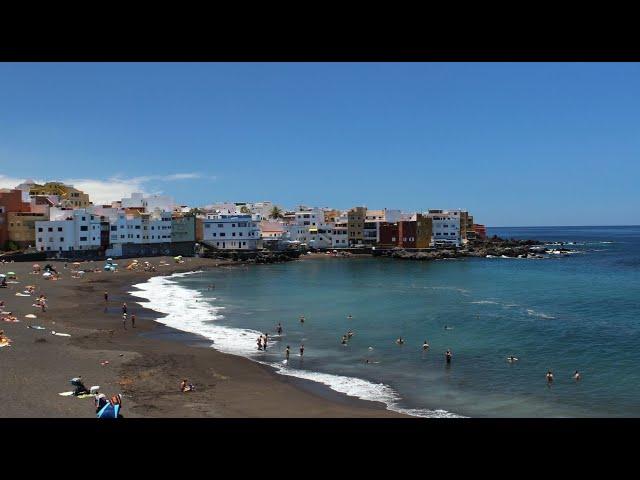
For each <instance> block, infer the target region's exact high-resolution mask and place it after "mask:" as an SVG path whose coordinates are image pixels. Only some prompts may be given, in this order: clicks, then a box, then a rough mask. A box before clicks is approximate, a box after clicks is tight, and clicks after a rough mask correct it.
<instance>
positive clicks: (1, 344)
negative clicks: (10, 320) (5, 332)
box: [0, 340, 11, 347]
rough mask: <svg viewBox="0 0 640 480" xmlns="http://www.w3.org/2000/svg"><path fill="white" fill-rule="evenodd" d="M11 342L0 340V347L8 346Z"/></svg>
mask: <svg viewBox="0 0 640 480" xmlns="http://www.w3.org/2000/svg"><path fill="white" fill-rule="evenodd" d="M10 346H11V343H9V341H8V340H3V341H1V342H0V347H10Z"/></svg>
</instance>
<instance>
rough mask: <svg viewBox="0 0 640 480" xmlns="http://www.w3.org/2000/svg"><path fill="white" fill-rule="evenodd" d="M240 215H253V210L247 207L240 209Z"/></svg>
mask: <svg viewBox="0 0 640 480" xmlns="http://www.w3.org/2000/svg"><path fill="white" fill-rule="evenodd" d="M240 213H251V210H249V208H248V207H247V206H246V205H243V206H242V207H240Z"/></svg>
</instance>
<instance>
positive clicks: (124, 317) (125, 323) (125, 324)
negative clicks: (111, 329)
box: [122, 312, 127, 330]
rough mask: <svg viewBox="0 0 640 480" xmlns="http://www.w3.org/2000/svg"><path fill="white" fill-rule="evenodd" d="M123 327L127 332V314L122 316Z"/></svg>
mask: <svg viewBox="0 0 640 480" xmlns="http://www.w3.org/2000/svg"><path fill="white" fill-rule="evenodd" d="M122 326H123V327H124V329H125V330H126V329H127V312H125V313H123V314H122Z"/></svg>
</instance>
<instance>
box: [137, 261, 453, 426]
mask: <svg viewBox="0 0 640 480" xmlns="http://www.w3.org/2000/svg"><path fill="white" fill-rule="evenodd" d="M191 273H199V272H186V273H178V274H173V275H171V276H170V277H161V276H158V277H151V278H150V279H149V280H148V281H147V282H145V283H139V284H136V285H133V286H134V287H136V288H137V289H138V290H135V291H132V292H129V293H130V294H131V295H132V296H135V297H139V298H143V299H145V300H146V301H141V302H137V303H139V304H140V305H142V306H144V307H146V308H149V309H152V310H155V311H156V312H159V313H163V314H165V316H164V317H161V318H158V319H157V320H156V321H157V322H159V323H162V324H164V325H167V326H169V327H171V328H175V329H177V330H182V331H185V332H190V333H195V334H198V335H201V336H203V337H205V338H208V339H210V340H212V342H213V344H212V345H211V346H212V347H213V348H215V349H216V350H219V351H221V352H224V353H231V354H234V355H240V356H243V357H247V358H249V359H251V360H253V361H256V362H258V363H262V364H265V365H270V366H271V367H273V368H275V370H276V372H277V373H279V374H281V375H289V376H292V377H297V378H302V379H306V380H311V381H314V382H318V383H322V384H324V385H326V386H328V387H329V388H331V389H332V390H334V391H336V392H339V393H344V394H346V395H349V396H352V397H356V398H359V399H362V400H370V401H376V402H382V403H384V404H386V405H387V408H388V409H389V410H393V411H396V412H400V413H404V414H406V415H412V416H417V417H430V418H445V417H446V418H453V417H460V416H459V415H456V414H453V413H450V412H447V411H446V410H429V409H406V408H402V407H401V406H399V405H398V402H399V401H400V397H399V396H398V394H397V393H396V392H395V391H394V390H393V389H392V388H391V387H389V386H388V385H385V384H382V383H378V384H376V383H373V382H369V381H367V380H364V379H361V378H356V377H347V376H342V375H334V374H329V373H322V372H312V371H309V370H301V369H295V368H288V367H285V366H284V365H283V364H282V363H273V362H264V361H260V360H257V359H256V358H255V357H254V356H255V355H256V353H257V351H256V339H257V337H258V336H260V335H261V332H259V331H257V330H251V329H244V328H234V327H227V326H224V325H217V324H216V323H215V322H216V320H220V319H222V318H224V316H223V315H222V314H221V313H220V311H221V310H222V309H223V307H216V306H213V305H211V304H209V303H208V302H206V301H200V300H204V299H205V297H203V295H202V293H201V292H199V291H197V290H192V289H188V288H185V287H182V286H180V285H178V284H177V283H176V282H174V281H172V278H177V277H182V276H185V275H189V274H191ZM195 300H198V302H196V301H195ZM273 343H276V341H274V342H273Z"/></svg>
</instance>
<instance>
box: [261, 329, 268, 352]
mask: <svg viewBox="0 0 640 480" xmlns="http://www.w3.org/2000/svg"><path fill="white" fill-rule="evenodd" d="M268 341H269V339H268V336H267V334H266V333H265V334H264V338H263V340H262V348H263V349H264V351H265V352H266V351H267V342H268Z"/></svg>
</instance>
